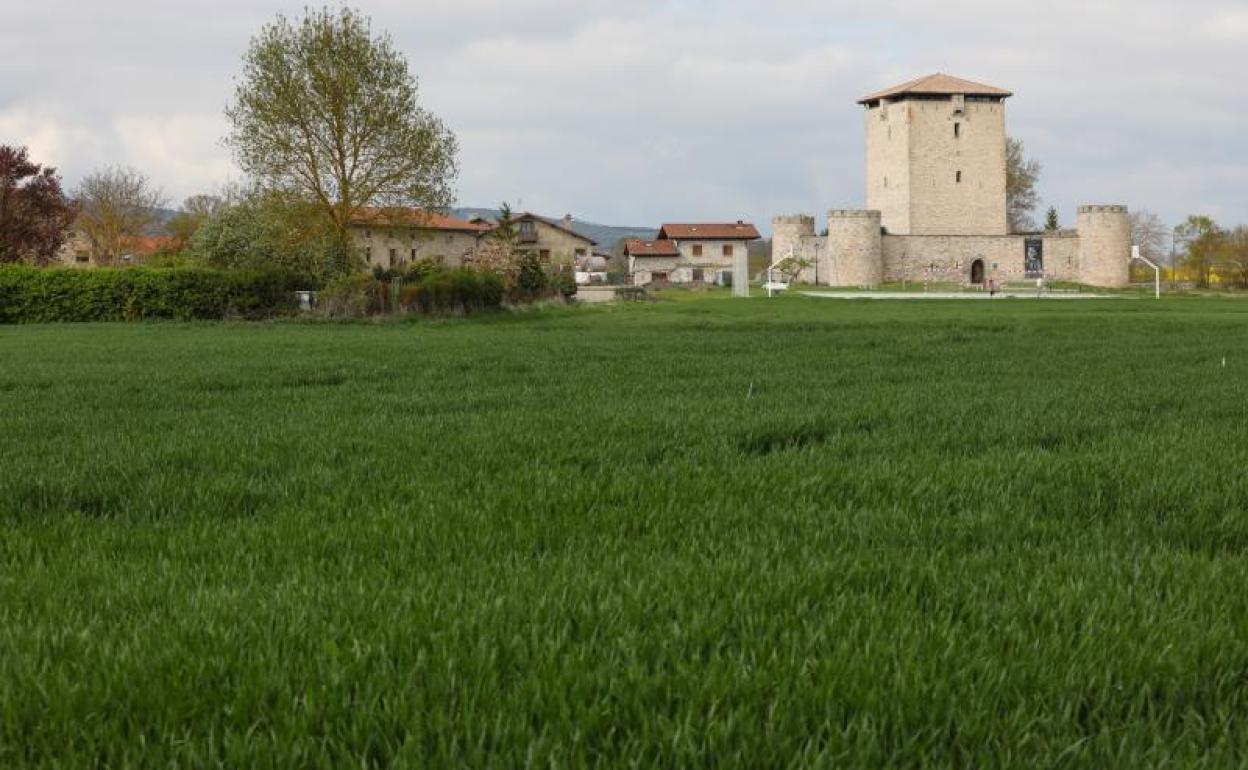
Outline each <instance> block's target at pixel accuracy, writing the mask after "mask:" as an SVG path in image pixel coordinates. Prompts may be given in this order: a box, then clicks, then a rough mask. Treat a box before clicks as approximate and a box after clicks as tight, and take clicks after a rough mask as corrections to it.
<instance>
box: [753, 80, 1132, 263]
mask: <svg viewBox="0 0 1248 770" xmlns="http://www.w3.org/2000/svg"><path fill="white" fill-rule="evenodd" d="M1010 96H1012V94H1011V93H1010V92H1009V91H1006V90H1004V89H1000V88H996V87H993V86H987V85H983V84H981V83H974V82H971V81H968V80H963V79H961V78H955V77H951V76H949V75H943V74H937V75H931V76H928V77H924V78H919V79H918V80H913V81H910V82H909V83H903V84H902V85H900V86H896V87H894V88H890V89H887V90H885V91H881V92H878V93H876V94H872V95H870V96H867V97H864V98H863V99H861V100H860V101H859V104H861V105H862V106H863V107H864V108H865V135H866V190H867V208H866V209H863V210H853V209H833V210H832V211H830V212H828V220H827V222H828V234H827V235H826V236H817V235H816V234H815V232H816V230H815V226H816V222H815V219H814V217H811V216H807V215H796V216H792V215H790V216H779V217H776V218H775V219H774V220H773V222H772V226H773V236H772V259H773V262H774V261H776V260H779V259H782V258H783V257H786V256H789V255H790V254H792V255H794V256H797V257H799V258H801V259H803V260H805V261H806V262H808V263H809V265H810V266H809V267H808V268H807V269H806V270H805V271H804V272H803V274H802V276H801V278H802V279H803V280H805V281H808V282H811V283H817V284H823V285H829V286H874V285H876V284H879V283H882V282H894V281H924V280H932V281H939V282H952V283H961V284H967V285H984V284H986V283H988V282H990V281H993V282H996V283H997V284H1000V283H1003V282H1006V281H1016V280H1024V279H1026V280H1034V279H1037V278H1044V279H1047V280H1061V281H1074V282H1078V283H1084V284H1088V285H1091V286H1101V287H1121V286H1125V285H1126V284H1127V281H1128V267H1129V263H1130V258H1131V235H1130V226H1129V224H1128V217H1127V209H1126V207H1125V206H1105V205H1098V206H1080V207H1079V217H1078V223H1077V224H1078V227H1077V229H1076V230H1061V231H1056V232H1042V233H1025V234H1015V233H1010V232H1009V226H1008V223H1007V217H1006V190H1005V180H1006V132H1005V101H1006V99H1008V98H1009V97H1010Z"/></svg>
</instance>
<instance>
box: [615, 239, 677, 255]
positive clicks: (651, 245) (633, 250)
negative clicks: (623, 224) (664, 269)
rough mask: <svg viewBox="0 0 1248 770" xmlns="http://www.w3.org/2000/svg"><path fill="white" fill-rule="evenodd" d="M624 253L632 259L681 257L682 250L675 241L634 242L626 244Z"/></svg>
mask: <svg viewBox="0 0 1248 770" xmlns="http://www.w3.org/2000/svg"><path fill="white" fill-rule="evenodd" d="M624 253H625V254H627V255H628V256H630V257H679V256H680V249H678V248H676V243H675V242H674V241H667V240H662V241H640V240H632V241H627V242H625V244H624Z"/></svg>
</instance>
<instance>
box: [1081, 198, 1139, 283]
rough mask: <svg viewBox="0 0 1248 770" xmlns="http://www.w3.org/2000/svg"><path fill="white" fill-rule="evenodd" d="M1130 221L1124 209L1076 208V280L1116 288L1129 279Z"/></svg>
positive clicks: (1117, 207) (1105, 207)
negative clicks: (1077, 221)
mask: <svg viewBox="0 0 1248 770" xmlns="http://www.w3.org/2000/svg"><path fill="white" fill-rule="evenodd" d="M1130 268H1131V222H1130V220H1129V218H1128V216H1127V207H1126V206H1080V207H1079V281H1080V283H1086V284H1088V285H1089V286H1102V287H1105V288H1111V289H1117V288H1122V287H1124V286H1126V285H1127V284H1128V283H1129V282H1130V280H1131V276H1130Z"/></svg>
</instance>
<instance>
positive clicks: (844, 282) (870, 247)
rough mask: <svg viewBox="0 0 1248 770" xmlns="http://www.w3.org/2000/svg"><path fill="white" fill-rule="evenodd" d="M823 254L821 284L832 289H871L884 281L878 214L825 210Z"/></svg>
mask: <svg viewBox="0 0 1248 770" xmlns="http://www.w3.org/2000/svg"><path fill="white" fill-rule="evenodd" d="M827 254H828V260H827V264H828V267H827V269H826V272H824V276H825V279H824V283H828V284H830V285H832V286H875V285H876V284H878V283H880V282H881V281H882V280H884V260H883V233H882V232H881V229H880V212H878V211H857V210H852V211H851V210H846V209H833V210H832V211H829V212H828V245H827ZM821 269H823V268H822V267H821Z"/></svg>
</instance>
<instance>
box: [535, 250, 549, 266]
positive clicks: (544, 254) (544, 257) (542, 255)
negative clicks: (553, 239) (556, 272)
mask: <svg viewBox="0 0 1248 770" xmlns="http://www.w3.org/2000/svg"><path fill="white" fill-rule="evenodd" d="M537 258H538V259H539V260H540V261H541V262H542V264H544V265H548V264H550V249H542V250H541V251H539V252H537Z"/></svg>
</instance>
